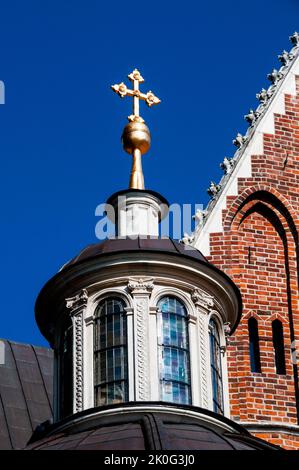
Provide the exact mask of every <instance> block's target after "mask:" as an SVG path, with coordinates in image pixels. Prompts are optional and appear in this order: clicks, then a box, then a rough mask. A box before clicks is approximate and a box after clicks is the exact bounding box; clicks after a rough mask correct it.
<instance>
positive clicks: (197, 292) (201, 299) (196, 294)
mask: <svg viewBox="0 0 299 470" xmlns="http://www.w3.org/2000/svg"><path fill="white" fill-rule="evenodd" d="M191 298H192V300H193V302H194V304H195V305H196V306H197V307H203V308H204V309H206V310H208V311H209V310H212V308H213V307H214V297H213V296H212V295H210V294H207V293H206V292H204V291H203V290H201V289H194V291H193V292H192V294H191Z"/></svg>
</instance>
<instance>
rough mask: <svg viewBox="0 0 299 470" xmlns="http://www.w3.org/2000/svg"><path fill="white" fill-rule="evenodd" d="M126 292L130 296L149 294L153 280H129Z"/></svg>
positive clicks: (152, 286)
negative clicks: (130, 294)
mask: <svg viewBox="0 0 299 470" xmlns="http://www.w3.org/2000/svg"><path fill="white" fill-rule="evenodd" d="M127 287H128V290H129V291H130V292H131V293H132V294H144V293H147V294H150V293H151V292H152V290H153V288H154V283H153V279H144V278H140V279H129V282H128V285H127Z"/></svg>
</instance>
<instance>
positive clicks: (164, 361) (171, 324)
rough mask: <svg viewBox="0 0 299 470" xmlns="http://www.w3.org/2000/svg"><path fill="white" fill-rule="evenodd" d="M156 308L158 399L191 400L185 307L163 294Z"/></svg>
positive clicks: (173, 298)
mask: <svg viewBox="0 0 299 470" xmlns="http://www.w3.org/2000/svg"><path fill="white" fill-rule="evenodd" d="M158 310H159V315H158V321H159V323H160V324H159V335H158V350H159V369H160V385H161V399H162V400H163V401H169V402H173V403H182V404H188V403H191V386H190V383H191V381H190V352H189V339H188V321H187V311H186V308H185V306H184V305H183V304H182V302H180V301H179V300H178V299H176V298H175V297H164V298H163V299H161V300H160V301H159V303H158Z"/></svg>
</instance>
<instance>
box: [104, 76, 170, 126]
mask: <svg viewBox="0 0 299 470" xmlns="http://www.w3.org/2000/svg"><path fill="white" fill-rule="evenodd" d="M128 79H129V80H130V81H131V82H133V90H130V89H129V88H127V86H126V85H125V84H124V82H121V83H119V84H116V85H113V86H112V87H111V88H112V90H113V91H115V93H117V94H118V95H119V96H120V97H121V98H124V97H125V96H132V97H133V114H131V115H130V116H128V120H129V121H131V122H133V121H136V122H144V120H143V119H142V117H141V116H140V114H139V100H144V101H145V102H146V104H147V105H148V106H149V107H151V106H153V105H154V104H159V103H160V102H161V101H160V100H159V98H158V97H157V96H155V95H154V93H153V92H152V91H148V92H147V93H141V91H140V90H139V83H142V82H144V78H143V77H142V75H141V74H140V72H139V70H137V69H135V70H133V72H132V73H130V74H129V75H128Z"/></svg>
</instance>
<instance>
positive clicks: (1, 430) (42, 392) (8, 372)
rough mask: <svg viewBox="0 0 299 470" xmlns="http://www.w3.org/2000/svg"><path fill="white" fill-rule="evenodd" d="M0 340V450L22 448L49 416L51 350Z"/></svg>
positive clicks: (50, 405) (51, 380) (50, 412)
mask: <svg viewBox="0 0 299 470" xmlns="http://www.w3.org/2000/svg"><path fill="white" fill-rule="evenodd" d="M0 341H1V343H2V345H1V361H0V449H1V450H2V449H22V448H24V447H25V445H26V444H27V442H28V441H29V439H30V437H31V435H32V432H33V431H34V429H35V428H36V427H37V426H38V425H39V424H40V423H41V422H43V421H46V420H48V419H51V418H52V400H53V397H52V388H53V351H52V350H50V349H47V348H42V347H35V346H31V345H29V344H19V343H14V342H12V341H7V340H0ZM3 345H4V348H3ZM3 349H4V351H3ZM2 351H3V352H4V354H2Z"/></svg>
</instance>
